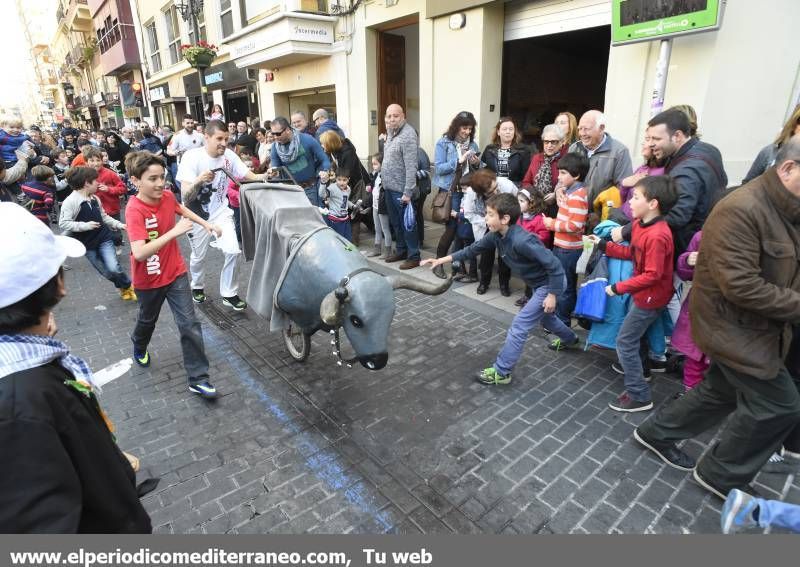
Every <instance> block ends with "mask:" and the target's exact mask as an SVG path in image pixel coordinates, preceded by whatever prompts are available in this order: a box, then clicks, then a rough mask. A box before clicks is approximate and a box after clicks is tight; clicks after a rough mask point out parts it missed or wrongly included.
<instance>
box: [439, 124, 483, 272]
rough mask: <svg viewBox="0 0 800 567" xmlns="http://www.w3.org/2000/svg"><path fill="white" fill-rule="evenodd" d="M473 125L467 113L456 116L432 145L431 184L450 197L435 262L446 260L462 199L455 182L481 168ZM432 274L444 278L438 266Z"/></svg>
mask: <svg viewBox="0 0 800 567" xmlns="http://www.w3.org/2000/svg"><path fill="white" fill-rule="evenodd" d="M477 125H478V123H477V121H476V120H475V116H473V114H472V113H471V112H467V111H464V112H459V113H458V114H456V116H455V117H454V118H453V120H451V121H450V126H449V127H448V128H447V131H446V132H445V133H444V134H442V137H441V138H439V141H438V142H436V150H435V153H434V157H433V161H434V168H433V180H432V184H433V186H434V187H435V188H436V189H438V191H439V192H443V191H445V192H446V191H450V192H451V193H452V197H451V202H452V207H451V209H452V210H451V214H450V219H449V220H448V221H447V223H445V230H444V233H442V237H441V238H440V239H439V244H438V245H437V247H436V257H437V258H442V257H444V256H447V254H448V251H449V250H450V246H451V245H452V244H453V240H454V239H455V236H456V227H457V220H456V216H457V213H458V211H459V209H460V206H461V197H462V193H461V187H460V185H459V180H460V179H461V177H462V176H463V175H467V174H468V173H469V172H470V171H474V170H476V169H477V168H478V167H479V166H480V164H481V160H480V158H479V157H478V156H479V155H480V148H478V144H477V143H475V128H476V126H477ZM433 273H434V274H436V276H438V277H440V278H442V279H445V278H446V277H447V276H446V275H445V273H444V268H443V267H442V266H436V267H435V268H434V269H433Z"/></svg>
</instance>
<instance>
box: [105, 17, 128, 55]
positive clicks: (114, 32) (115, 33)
mask: <svg viewBox="0 0 800 567" xmlns="http://www.w3.org/2000/svg"><path fill="white" fill-rule="evenodd" d="M123 39H132V40H134V41H135V40H136V31H135V29H134V27H133V24H116V25H114V26H112V27H111V29H109V30H108V31H107V32H106V33H105V34H104V35H103V36H101V37H100V39H99V40H98V46H99V47H100V53H105V52H106V51H108V50H109V49H111V47H112V46H113V45H115V44H116V43H119V42H120V41H121V40H123Z"/></svg>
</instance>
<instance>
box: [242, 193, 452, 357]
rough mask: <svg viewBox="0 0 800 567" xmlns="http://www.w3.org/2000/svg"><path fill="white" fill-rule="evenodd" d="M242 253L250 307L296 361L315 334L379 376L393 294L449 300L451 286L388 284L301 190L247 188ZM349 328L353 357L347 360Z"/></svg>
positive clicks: (409, 281) (407, 281)
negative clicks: (323, 334) (344, 345)
mask: <svg viewBox="0 0 800 567" xmlns="http://www.w3.org/2000/svg"><path fill="white" fill-rule="evenodd" d="M240 195H241V201H240V205H241V219H242V224H241V226H242V248H243V251H244V256H245V259H246V260H248V261H252V262H253V267H252V270H251V272H250V282H249V284H248V288H247V303H248V304H249V306H250V307H251V308H252V309H253V310H254V311H255V312H256V313H258V314H259V315H261V316H262V317H264V318H265V319H268V320H269V329H270V331H278V330H280V331H282V333H283V337H284V342H285V344H286V348H287V350H288V351H289V354H290V355H291V356H292V357H293V358H294V359H295V360H297V361H303V360H305V359H306V358H307V357H308V355H309V352H310V348H311V340H310V337H311V335H313V334H314V333H316V332H317V331H320V330H322V331H327V332H330V333H331V334H332V335H333V341H332V344H333V345H334V346H335V349H334V352H333V354H334V355H335V356H337V357H338V364H339V365H342V364H348V365H349V364H350V363H354V362H356V361H358V362H360V363H361V364H362V365H363V366H364V367H365V368H368V369H370V370H379V369H381V368H383V367H384V366H386V363H387V361H388V359H389V351H388V344H387V341H388V337H389V329H390V327H391V323H392V318H393V317H394V311H395V304H394V290H396V289H410V290H414V291H417V292H419V293H425V294H428V295H437V294H440V293H444V292H445V291H446V290H447V289H448V288H449V287H450V285H451V283H452V280H447V281H444V282H442V283H437V284H430V283H427V282H425V281H423V280H419V279H416V278H412V277H409V276H406V275H396V276H388V277H384V276H383V275H381V274H379V273H377V272H375V271H373V270H372V269H370V267H369V262H368V261H367V260H366V259H365V258H364V256H362V255H361V253H360V252H359V251H358V249H357V248H356V247H355V246H353V245H352V244H351V243H350V242H348V241H347V240H345V239H344V238H342V237H341V236H339V235H338V234H337V233H336V232H334V231H333V230H332V229H331V228H329V227H328V226H327V225H326V224H325V222H324V221H323V220H322V216H321V214H320V212H319V209H317V208H316V207H313V206H311V205H310V204H309V202H308V199H307V198H306V195H305V192H304V191H303V189H301V188H300V187H299V186H297V185H296V184H295V183H293V182H292V183H252V184H245V185H242V189H241V193H240ZM341 329H344V332H345V334H346V335H347V338H348V339H349V342H350V344H351V346H352V350H353V351H354V352H355V356H354V357H353V358H351V359H350V360H345V359H343V358H342V355H341V348H340V345H339V331H340V330H341Z"/></svg>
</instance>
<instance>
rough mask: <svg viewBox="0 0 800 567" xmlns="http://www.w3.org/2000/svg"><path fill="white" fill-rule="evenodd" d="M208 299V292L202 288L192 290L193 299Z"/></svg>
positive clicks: (201, 300) (200, 301) (195, 300)
mask: <svg viewBox="0 0 800 567" xmlns="http://www.w3.org/2000/svg"><path fill="white" fill-rule="evenodd" d="M205 300H206V292H205V291H203V289H202V288H199V289H193V290H192V301H194V302H195V303H203V302H204V301H205Z"/></svg>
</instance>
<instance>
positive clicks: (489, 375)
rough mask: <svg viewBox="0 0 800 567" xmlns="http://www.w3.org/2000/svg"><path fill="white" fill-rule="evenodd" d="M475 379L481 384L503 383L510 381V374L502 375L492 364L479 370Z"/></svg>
mask: <svg viewBox="0 0 800 567" xmlns="http://www.w3.org/2000/svg"><path fill="white" fill-rule="evenodd" d="M476 380H478V382H480V383H481V384H491V385H505V384H510V383H511V374H509V375H508V376H503V375H502V374H500V373H499V372H498V371H497V370H495V369H494V366H492V367H490V368H486V369H485V370H483V371H481V373H480V374H478V377H477V378H476Z"/></svg>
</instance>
